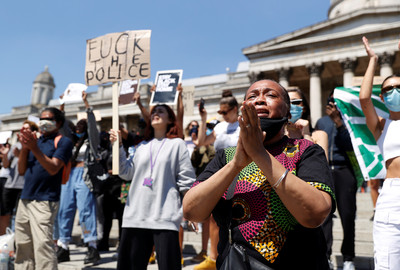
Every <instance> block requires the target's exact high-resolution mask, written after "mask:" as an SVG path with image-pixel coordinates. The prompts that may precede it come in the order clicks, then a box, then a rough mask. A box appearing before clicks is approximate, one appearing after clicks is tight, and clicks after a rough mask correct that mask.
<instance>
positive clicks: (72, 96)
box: [60, 83, 87, 104]
mask: <svg viewBox="0 0 400 270" xmlns="http://www.w3.org/2000/svg"><path fill="white" fill-rule="evenodd" d="M86 89H87V86H86V85H84V84H82V83H70V84H68V86H67V89H65V91H64V95H63V98H62V99H60V104H64V103H74V102H82V92H83V91H86Z"/></svg>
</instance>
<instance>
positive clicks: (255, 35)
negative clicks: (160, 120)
mask: <svg viewBox="0 0 400 270" xmlns="http://www.w3.org/2000/svg"><path fill="white" fill-rule="evenodd" d="M329 5H330V1H329V0H308V1H299V0H280V1H272V0H254V1H253V0H249V1H238V0H229V1H228V0H203V1H193V0H178V1H165V0H163V1H161V0H160V1H158V0H157V1H152V0H144V1H133V0H131V1H128V0H126V1H118V0H115V1H105V0H84V1H82V0H79V1H77V0H70V1H61V0H52V1H50V0H40V1H29V0H23V1H4V3H2V7H1V9H0V29H1V41H0V79H1V81H0V93H1V98H0V114H4V113H10V112H11V108H12V107H15V106H22V105H28V104H29V103H30V99H31V88H32V82H33V81H34V79H35V78H36V76H37V75H38V74H39V73H40V72H42V71H43V70H44V67H45V66H46V65H47V66H48V67H49V71H50V73H51V74H52V75H53V77H54V80H55V84H56V89H55V97H58V96H59V95H60V94H61V93H62V92H64V90H65V88H66V87H67V85H68V84H69V83H71V82H80V83H84V69H85V53H86V40H87V39H91V38H95V37H98V36H102V35H105V34H108V33H113V32H122V31H126V30H141V29H151V30H152V36H151V70H152V72H151V73H152V78H151V79H150V80H151V81H153V80H154V75H155V73H156V72H157V70H166V69H183V77H184V79H185V78H186V79H188V78H193V77H199V76H204V75H212V74H219V73H224V72H225V69H226V68H227V67H229V68H230V69H231V70H232V71H233V70H235V69H236V66H237V64H238V63H239V62H241V61H246V58H245V57H244V56H243V54H242V51H241V50H242V49H243V48H245V47H248V46H251V45H254V44H256V43H259V42H262V41H265V40H269V39H271V38H274V37H276V36H279V35H282V34H286V33H289V32H292V31H294V30H297V29H300V28H302V27H305V26H309V25H312V24H314V23H317V22H321V21H324V20H326V19H327V14H328V9H329ZM96 88H97V87H90V88H89V89H88V91H89V92H91V91H95V90H96Z"/></svg>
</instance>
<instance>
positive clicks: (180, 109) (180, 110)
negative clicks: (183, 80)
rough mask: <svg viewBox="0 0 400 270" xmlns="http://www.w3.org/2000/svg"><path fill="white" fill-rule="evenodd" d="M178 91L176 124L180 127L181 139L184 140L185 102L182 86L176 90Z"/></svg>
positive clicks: (179, 135)
mask: <svg viewBox="0 0 400 270" xmlns="http://www.w3.org/2000/svg"><path fill="white" fill-rule="evenodd" d="M176 90H177V91H178V109H177V115H176V122H177V124H178V127H179V134H178V137H179V138H182V139H183V138H184V134H183V113H184V109H185V108H184V106H183V100H182V90H183V88H182V84H179V85H178V87H177V88H176Z"/></svg>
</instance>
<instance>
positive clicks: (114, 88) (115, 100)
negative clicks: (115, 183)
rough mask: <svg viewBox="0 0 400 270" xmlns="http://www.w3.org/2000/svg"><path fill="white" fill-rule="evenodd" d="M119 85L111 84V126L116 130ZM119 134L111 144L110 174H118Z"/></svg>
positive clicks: (117, 123)
mask: <svg viewBox="0 0 400 270" xmlns="http://www.w3.org/2000/svg"><path fill="white" fill-rule="evenodd" d="M118 99H119V87H118V82H115V83H113V85H112V128H113V130H115V131H116V132H118V130H119V112H118V106H119V104H118ZM119 139H120V138H119V136H117V140H116V141H115V142H114V144H113V146H112V174H113V175H118V174H119Z"/></svg>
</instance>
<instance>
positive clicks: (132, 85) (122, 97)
mask: <svg viewBox="0 0 400 270" xmlns="http://www.w3.org/2000/svg"><path fill="white" fill-rule="evenodd" d="M138 90H139V80H125V81H122V82H121V86H120V91H119V105H126V104H130V103H136V101H134V100H132V98H133V95H134V94H135V93H136V91H138Z"/></svg>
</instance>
